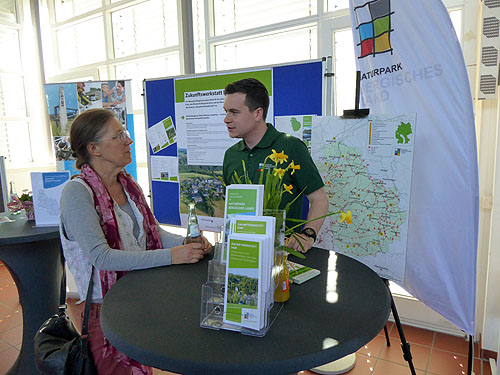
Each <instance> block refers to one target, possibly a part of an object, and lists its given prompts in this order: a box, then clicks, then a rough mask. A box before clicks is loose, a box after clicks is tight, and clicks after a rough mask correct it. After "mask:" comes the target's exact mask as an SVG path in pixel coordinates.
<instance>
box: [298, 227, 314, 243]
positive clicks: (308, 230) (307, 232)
mask: <svg viewBox="0 0 500 375" xmlns="http://www.w3.org/2000/svg"><path fill="white" fill-rule="evenodd" d="M300 233H301V234H303V235H305V236H307V237H311V238H312V239H313V240H314V241H316V231H315V230H314V229H312V228H304V229H302V232H300Z"/></svg>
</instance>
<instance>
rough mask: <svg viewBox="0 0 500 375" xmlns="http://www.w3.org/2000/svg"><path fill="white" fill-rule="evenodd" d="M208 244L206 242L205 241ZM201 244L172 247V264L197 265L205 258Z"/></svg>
mask: <svg viewBox="0 0 500 375" xmlns="http://www.w3.org/2000/svg"><path fill="white" fill-rule="evenodd" d="M207 242H208V241H207ZM203 246H204V245H203V244H200V243H196V242H194V243H190V244H187V245H181V246H175V247H172V250H171V256H172V264H183V263H197V262H199V261H200V259H202V258H203V257H204V256H205V251H204V250H203V249H204V247H203Z"/></svg>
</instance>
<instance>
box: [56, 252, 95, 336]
mask: <svg viewBox="0 0 500 375" xmlns="http://www.w3.org/2000/svg"><path fill="white" fill-rule="evenodd" d="M61 263H62V269H63V271H62V279H61V292H60V294H59V312H64V311H65V310H66V307H67V306H66V264H65V258H64V254H63V252H62V251H61ZM94 269H95V267H94V265H92V272H91V273H90V280H89V287H88V289H87V296H86V297H85V309H84V311H83V322H82V336H85V335H87V333H88V330H89V315H90V300H91V298H92V289H93V286H94Z"/></svg>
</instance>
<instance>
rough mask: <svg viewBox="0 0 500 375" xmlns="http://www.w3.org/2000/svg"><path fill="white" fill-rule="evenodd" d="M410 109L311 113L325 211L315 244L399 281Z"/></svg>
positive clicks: (410, 152) (410, 161) (314, 154)
mask: <svg viewBox="0 0 500 375" xmlns="http://www.w3.org/2000/svg"><path fill="white" fill-rule="evenodd" d="M415 125H416V114H411V115H372V116H369V117H365V118H359V119H343V118H340V117H333V116H332V117H330V116H323V117H315V118H314V119H313V128H312V137H311V149H312V157H313V160H314V162H315V163H316V166H317V167H318V170H319V172H320V174H321V176H322V178H323V181H324V182H325V190H326V193H327V196H328V199H329V204H330V207H329V212H334V211H343V212H346V213H347V212H348V211H351V214H352V223H351V224H348V223H347V221H343V222H340V220H339V215H333V216H330V217H327V218H326V220H325V223H324V224H323V227H322V229H321V231H320V233H319V234H318V239H317V242H316V246H318V247H320V248H325V249H334V250H335V251H337V252H339V253H342V254H344V255H347V256H349V257H352V258H355V259H357V260H359V261H360V262H362V263H364V264H366V265H367V266H369V267H370V268H371V269H373V270H374V271H375V272H376V273H377V274H378V275H379V276H380V277H382V278H385V279H389V280H392V281H395V282H396V283H398V284H400V285H404V278H405V263H406V244H407V237H408V217H409V214H408V213H409V207H410V191H411V176H412V166H413V151H414V150H413V147H414V144H415V142H414V139H415V137H414V136H415Z"/></svg>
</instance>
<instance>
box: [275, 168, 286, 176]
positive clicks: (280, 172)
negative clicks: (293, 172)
mask: <svg viewBox="0 0 500 375" xmlns="http://www.w3.org/2000/svg"><path fill="white" fill-rule="evenodd" d="M274 175H275V176H279V178H283V176H284V175H285V170H284V169H282V168H274Z"/></svg>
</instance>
